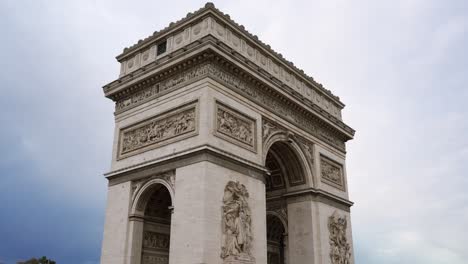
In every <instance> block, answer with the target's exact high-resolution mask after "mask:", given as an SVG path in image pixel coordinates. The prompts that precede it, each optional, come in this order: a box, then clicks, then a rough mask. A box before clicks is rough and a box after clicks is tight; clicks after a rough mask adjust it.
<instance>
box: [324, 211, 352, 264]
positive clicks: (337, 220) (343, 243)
mask: <svg viewBox="0 0 468 264" xmlns="http://www.w3.org/2000/svg"><path fill="white" fill-rule="evenodd" d="M346 228H347V220H346V216H342V217H340V216H339V215H338V213H337V212H336V211H335V212H334V213H333V214H332V215H331V216H330V217H329V218H328V231H329V232H330V259H331V263H332V264H350V263H351V260H350V259H351V247H350V245H349V243H348V240H347V237H346Z"/></svg>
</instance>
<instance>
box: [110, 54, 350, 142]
mask: <svg viewBox="0 0 468 264" xmlns="http://www.w3.org/2000/svg"><path fill="white" fill-rule="evenodd" d="M205 77H211V78H212V79H214V80H216V81H218V82H220V83H222V84H224V85H226V86H228V87H229V88H231V89H232V90H234V91H236V92H238V93H240V94H241V95H243V96H245V97H247V98H249V99H251V100H252V101H254V102H255V103H257V104H259V105H261V106H262V107H265V108H266V109H268V110H270V111H272V112H273V113H276V114H277V115H278V116H281V117H282V118H284V119H286V120H287V121H289V122H291V123H292V124H294V125H296V126H298V127H300V128H302V129H304V130H305V131H307V132H308V133H310V134H311V135H313V136H315V137H317V138H319V139H321V140H323V141H324V142H325V143H327V144H330V145H331V146H333V147H335V148H336V149H338V150H340V151H345V138H344V137H343V136H341V135H339V132H337V131H336V128H333V127H332V126H331V125H328V124H326V123H325V122H324V121H323V120H321V119H320V118H318V117H316V116H314V115H313V114H310V113H308V111H305V110H304V109H302V108H300V107H295V106H294V105H293V104H291V102H289V101H288V100H286V99H285V98H282V97H281V96H277V95H276V94H275V92H274V91H273V90H271V89H270V88H268V87H267V86H265V85H263V84H260V83H259V82H258V81H254V80H253V79H252V78H249V77H247V76H245V74H239V73H237V74H235V73H230V71H229V70H228V69H227V68H226V67H223V66H221V65H220V63H216V62H214V61H212V62H206V63H202V64H200V65H197V66H194V67H193V68H190V69H188V70H186V71H184V72H183V73H179V74H177V75H176V76H175V77H170V78H169V80H163V81H160V82H159V83H155V84H149V85H148V86H147V87H146V88H143V89H142V90H140V91H139V92H136V93H135V94H133V95H130V96H129V97H125V98H123V99H120V100H118V101H117V103H116V113H120V112H122V111H126V110H128V109H130V108H132V107H135V106H137V105H140V104H143V103H145V102H147V101H149V100H153V99H154V98H157V97H159V96H161V95H162V94H163V92H164V93H165V92H170V91H174V90H175V89H179V88H181V87H184V86H185V85H188V84H189V83H192V82H194V81H196V80H199V79H202V78H205ZM163 83H164V84H163ZM162 89H164V90H162ZM269 125H270V124H268V123H266V124H265V123H264V124H263V133H262V136H263V139H265V138H266V137H268V136H269V135H270V134H271V133H272V132H273V131H274V129H275V127H271V128H269V127H268V126H269Z"/></svg>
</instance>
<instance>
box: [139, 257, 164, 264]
mask: <svg viewBox="0 0 468 264" xmlns="http://www.w3.org/2000/svg"><path fill="white" fill-rule="evenodd" d="M142 263H143V264H169V257H168V256H165V255H143V261H142Z"/></svg>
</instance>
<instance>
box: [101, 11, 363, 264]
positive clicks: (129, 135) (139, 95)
mask: <svg viewBox="0 0 468 264" xmlns="http://www.w3.org/2000/svg"><path fill="white" fill-rule="evenodd" d="M117 60H118V61H119V62H120V64H121V70H120V76H119V78H118V79H117V80H115V81H113V82H111V83H109V84H107V85H105V86H104V93H105V96H106V97H107V98H110V99H111V100H113V101H115V137H114V145H113V154H112V165H111V170H110V172H108V173H106V174H105V176H106V177H107V179H108V181H109V187H108V201H107V209H106V221H105V228H104V238H103V244H102V257H101V263H102V264H136V263H138V264H139V263H145V264H156V263H158V264H159V263H170V264H200V263H206V264H218V263H228V264H234V263H242V264H250V263H257V264H267V263H268V264H286V263H287V264H305V263H316V264H317V263H322V264H328V263H330V264H351V263H354V256H353V246H352V235H351V223H350V207H351V205H352V202H350V201H349V199H348V187H347V181H346V166H345V154H346V151H345V142H346V141H348V140H350V139H352V138H353V135H354V130H353V129H352V128H350V127H349V126H348V125H346V124H345V123H344V122H343V121H342V118H341V110H342V109H343V107H344V104H343V103H342V102H341V101H340V99H339V98H338V97H337V96H335V95H333V94H332V93H331V92H330V91H329V90H327V89H325V88H324V87H323V86H322V85H321V84H319V83H317V82H315V81H314V80H313V79H312V78H311V77H309V76H307V75H306V74H305V73H304V72H303V71H302V70H300V69H298V68H296V67H295V66H294V64H293V63H291V62H289V61H287V60H286V59H284V58H283V56H282V55H281V54H278V53H276V52H275V51H273V50H272V49H271V48H270V46H269V45H266V44H264V43H262V42H261V41H260V40H259V39H258V38H257V36H254V35H252V34H250V33H249V32H248V31H246V30H245V29H244V27H243V26H241V25H239V24H237V23H236V22H234V21H233V20H231V19H230V17H229V16H228V15H226V14H223V13H222V12H221V11H219V10H218V9H216V8H215V7H214V5H213V4H211V3H208V4H206V5H205V7H203V8H201V9H200V10H198V11H196V12H194V13H189V14H188V15H187V16H186V17H185V18H183V19H181V20H179V21H177V22H175V23H171V24H170V25H169V26H168V27H166V28H164V29H163V30H161V31H159V32H158V31H157V32H154V34H153V35H152V36H149V37H148V38H146V39H144V40H140V41H138V43H137V44H135V45H133V46H131V47H129V48H126V49H124V51H123V53H122V54H120V55H119V56H117Z"/></svg>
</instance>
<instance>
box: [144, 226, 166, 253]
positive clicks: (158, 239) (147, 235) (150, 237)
mask: <svg viewBox="0 0 468 264" xmlns="http://www.w3.org/2000/svg"><path fill="white" fill-rule="evenodd" d="M169 243H170V237H169V234H162V233H157V232H151V231H145V232H144V233H143V248H148V249H155V250H163V251H168V250H169Z"/></svg>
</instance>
